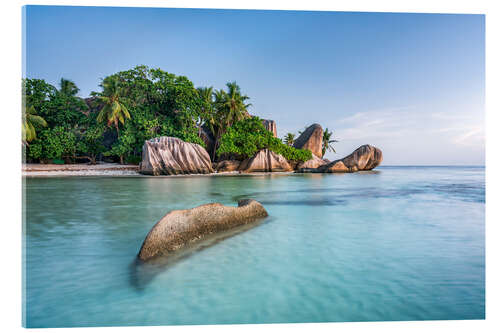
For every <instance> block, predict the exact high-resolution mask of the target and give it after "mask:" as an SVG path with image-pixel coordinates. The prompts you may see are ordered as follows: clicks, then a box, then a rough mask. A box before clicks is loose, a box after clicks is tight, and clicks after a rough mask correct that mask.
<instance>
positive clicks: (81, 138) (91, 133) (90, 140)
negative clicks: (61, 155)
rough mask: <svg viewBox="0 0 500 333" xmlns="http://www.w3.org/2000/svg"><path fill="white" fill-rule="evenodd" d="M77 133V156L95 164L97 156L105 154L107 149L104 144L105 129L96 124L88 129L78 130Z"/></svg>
mask: <svg viewBox="0 0 500 333" xmlns="http://www.w3.org/2000/svg"><path fill="white" fill-rule="evenodd" d="M76 132H77V134H76V136H77V144H76V153H77V155H78V156H80V157H83V158H87V159H88V160H89V162H90V163H92V164H95V163H96V158H97V155H99V154H100V153H103V152H104V151H105V149H106V147H104V144H103V134H104V127H103V126H99V125H97V124H96V125H91V126H90V127H89V128H86V129H85V128H81V129H78V130H77V131H76Z"/></svg>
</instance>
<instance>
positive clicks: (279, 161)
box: [238, 149, 293, 172]
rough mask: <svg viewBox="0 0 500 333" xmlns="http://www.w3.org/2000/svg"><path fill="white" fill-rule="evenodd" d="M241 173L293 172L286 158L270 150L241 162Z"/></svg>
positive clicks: (264, 150) (263, 150)
mask: <svg viewBox="0 0 500 333" xmlns="http://www.w3.org/2000/svg"><path fill="white" fill-rule="evenodd" d="M238 170H239V171H241V172H276V171H292V170H293V168H292V167H291V166H290V164H289V163H288V161H287V160H286V158H284V157H283V156H281V155H279V154H276V153H275V152H273V151H271V150H269V149H262V150H261V151H259V152H258V153H257V154H255V156H254V157H251V158H249V159H246V160H244V161H243V162H241V164H240V167H239V168H238Z"/></svg>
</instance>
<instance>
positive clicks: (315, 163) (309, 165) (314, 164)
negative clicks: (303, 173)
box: [296, 154, 327, 170]
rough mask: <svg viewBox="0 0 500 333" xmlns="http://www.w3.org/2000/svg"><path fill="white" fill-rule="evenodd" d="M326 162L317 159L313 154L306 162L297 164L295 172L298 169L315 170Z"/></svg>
mask: <svg viewBox="0 0 500 333" xmlns="http://www.w3.org/2000/svg"><path fill="white" fill-rule="evenodd" d="M326 163H327V162H326V161H324V160H322V159H321V158H319V157H317V156H316V155H314V154H313V156H312V158H311V159H310V160H308V161H305V162H302V163H299V164H298V165H297V168H296V169H297V170H300V169H316V168H318V167H320V166H322V165H325V164H326Z"/></svg>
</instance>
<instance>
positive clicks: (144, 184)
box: [23, 166, 485, 327]
mask: <svg viewBox="0 0 500 333" xmlns="http://www.w3.org/2000/svg"><path fill="white" fill-rule="evenodd" d="M23 188H24V191H25V200H24V209H25V211H24V220H25V223H24V225H23V231H24V236H23V245H24V249H23V269H24V291H23V294H24V300H23V301H24V302H23V306H24V309H23V310H24V311H23V320H24V325H25V326H27V327H73V326H125V325H134V326H135V325H188V324H244V323H251V324H254V323H299V322H343V321H394V320H453V319H483V318H484V317H485V242H484V240H485V172H484V167H389V166H385V167H379V168H377V169H376V170H374V171H371V172H360V173H353V174H292V175H280V174H265V175H258V176H194V177H145V176H138V177H45V178H30V177H28V178H25V179H24V181H23ZM243 198H252V199H255V200H257V201H259V202H261V203H262V204H263V205H264V207H265V208H266V209H267V211H268V213H269V217H267V218H266V219H264V220H262V221H259V223H256V224H255V225H254V226H253V227H252V228H250V229H248V230H245V231H241V232H239V233H236V234H234V235H232V236H231V237H228V238H225V239H222V240H219V241H217V242H213V244H210V245H209V246H206V247H204V248H202V249H199V250H196V251H194V252H192V253H190V254H189V255H186V256H184V257H182V258H180V259H178V260H176V261H174V262H171V261H170V262H161V261H160V262H155V263H153V264H139V263H138V262H137V261H136V255H137V253H138V251H139V249H140V246H141V244H142V241H143V240H144V238H145V236H146V234H147V233H148V231H149V230H150V228H151V227H152V226H153V225H154V224H155V223H156V222H157V221H158V220H159V219H160V218H161V217H162V216H163V215H165V214H166V213H167V212H168V211H170V210H172V209H187V208H192V207H195V206H198V205H201V204H205V203H210V202H220V203H223V204H226V205H236V204H237V201H238V200H239V199H243Z"/></svg>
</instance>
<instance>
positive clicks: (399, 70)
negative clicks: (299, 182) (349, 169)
mask: <svg viewBox="0 0 500 333" xmlns="http://www.w3.org/2000/svg"><path fill="white" fill-rule="evenodd" d="M23 14H24V22H25V27H24V29H25V36H24V42H23V44H24V52H25V59H24V73H23V76H24V77H29V78H38V79H45V80H46V81H47V82H49V83H50V84H53V85H55V86H57V84H58V82H59V80H60V79H61V77H64V78H66V79H71V80H73V81H74V82H75V83H76V84H77V86H78V87H79V88H80V89H81V91H80V93H79V95H80V96H81V97H87V96H88V95H89V94H90V92H91V91H99V87H98V85H99V83H100V80H101V79H102V78H103V77H105V76H107V75H110V74H113V73H116V72H118V71H121V70H127V69H131V68H133V67H134V66H136V65H147V66H149V67H152V68H161V69H163V70H165V71H167V72H170V73H174V74H176V75H185V76H187V77H188V78H189V79H190V80H191V81H192V82H193V83H194V85H195V86H196V87H198V86H213V87H214V88H216V89H220V88H224V87H225V84H226V82H230V81H236V82H237V83H238V84H239V85H240V87H241V89H242V92H243V93H244V94H246V95H248V96H249V97H250V100H249V102H250V103H252V106H251V107H250V108H249V111H250V113H251V114H253V115H257V116H259V117H261V118H265V119H273V120H275V121H276V123H277V128H278V136H279V137H283V136H284V135H285V134H286V133H288V132H292V133H297V132H298V131H300V130H303V129H304V128H305V127H306V126H308V125H310V124H313V123H319V124H321V125H322V126H323V128H328V129H329V130H332V131H333V137H334V138H335V139H337V140H339V142H337V143H334V147H335V150H336V153H333V152H328V153H327V155H326V157H327V158H329V159H331V160H333V159H338V158H342V157H344V156H345V155H348V154H350V153H351V152H352V151H353V150H354V149H356V148H357V147H359V146H361V145H363V144H371V145H373V146H376V147H378V148H380V149H381V150H382V152H383V155H384V162H383V165H484V158H485V147H484V144H485V143H484V141H485V107H484V103H485V101H484V94H485V83H484V82H485V60H484V59H485V54H484V52H485V49H484V48H485V41H484V38H485V32H484V15H463V14H462V15H458V14H453V15H452V14H404V13H355V12H310V11H258V10H207V9H169V8H117V7H62V6H61V7H60V6H28V7H25V11H24V12H23Z"/></svg>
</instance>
